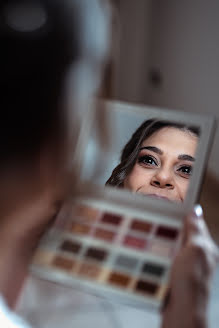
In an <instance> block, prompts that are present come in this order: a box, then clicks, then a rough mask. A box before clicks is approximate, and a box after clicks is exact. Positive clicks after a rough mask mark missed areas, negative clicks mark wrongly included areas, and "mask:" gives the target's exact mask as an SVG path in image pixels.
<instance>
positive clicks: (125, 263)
mask: <svg viewBox="0 0 219 328" xmlns="http://www.w3.org/2000/svg"><path fill="white" fill-rule="evenodd" d="M105 207H106V206H104V210H103V209H101V208H102V206H98V204H96V203H95V205H93V204H90V203H89V205H88V204H87V203H86V202H78V203H76V204H75V205H74V206H72V210H71V211H70V213H69V214H67V215H68V218H67V219H66V218H64V219H63V220H64V221H63V222H61V223H62V224H60V218H57V221H58V223H59V224H57V225H56V222H55V223H54V226H53V227H52V228H51V229H50V231H49V233H48V235H46V236H45V237H44V238H43V240H42V242H41V244H40V246H39V248H38V250H37V252H36V255H35V257H34V260H33V264H32V269H33V271H34V272H35V273H38V274H40V275H42V276H43V277H45V275H46V277H47V278H48V279H52V280H54V281H56V282H61V283H62V284H63V283H64V284H65V283H66V284H67V285H70V286H72V287H73V288H78V286H81V285H82V286H84V287H85V288H87V289H86V290H88V291H91V292H92V291H94V292H95V293H97V291H98V294H100V295H104V296H105V293H108V292H109V293H110V294H113V296H116V297H119V298H121V297H122V298H124V300H125V302H127V301H128V303H130V304H132V303H133V304H142V303H143V304H148V305H152V306H156V307H159V306H160V305H161V304H162V301H163V299H164V297H165V293H166V291H167V290H168V273H169V268H170V265H171V263H172V260H173V257H174V254H175V251H176V249H177V245H179V237H180V234H179V231H180V228H181V224H180V222H177V221H173V220H169V219H164V218H159V217H158V218H156V219H155V218H154V219H152V218H151V217H150V218H147V217H146V216H145V214H141V215H137V213H136V214H135V215H134V213H133V215H130V214H129V213H128V211H125V210H124V211H121V210H120V211H119V212H117V211H116V210H115V209H113V208H111V207H110V206H108V207H106V208H105Z"/></svg>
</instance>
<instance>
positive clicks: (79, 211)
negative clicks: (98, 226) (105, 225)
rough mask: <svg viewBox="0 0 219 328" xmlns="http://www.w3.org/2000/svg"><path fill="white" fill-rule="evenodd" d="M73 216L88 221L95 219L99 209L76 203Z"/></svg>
mask: <svg viewBox="0 0 219 328" xmlns="http://www.w3.org/2000/svg"><path fill="white" fill-rule="evenodd" d="M73 214H74V216H76V217H81V218H84V219H86V220H88V221H95V220H96V219H97V217H98V216H99V214H100V211H99V210H97V209H95V208H93V207H90V206H87V205H78V206H77V207H76V208H75V209H74V212H73Z"/></svg>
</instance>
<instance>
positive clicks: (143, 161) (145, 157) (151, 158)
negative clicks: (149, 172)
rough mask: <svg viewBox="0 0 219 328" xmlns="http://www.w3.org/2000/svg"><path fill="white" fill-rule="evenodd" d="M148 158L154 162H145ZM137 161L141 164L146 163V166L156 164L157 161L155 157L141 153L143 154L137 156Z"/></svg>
mask: <svg viewBox="0 0 219 328" xmlns="http://www.w3.org/2000/svg"><path fill="white" fill-rule="evenodd" d="M149 160H151V161H153V162H154V164H152V163H149V162H146V161H149ZM138 163H140V164H143V165H146V166H154V165H156V166H158V163H157V160H156V158H154V157H153V156H151V155H143V156H140V157H139V158H138Z"/></svg>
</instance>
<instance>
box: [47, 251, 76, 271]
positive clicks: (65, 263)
mask: <svg viewBox="0 0 219 328" xmlns="http://www.w3.org/2000/svg"><path fill="white" fill-rule="evenodd" d="M74 264H75V261H74V260H71V259H66V258H64V257H62V256H59V255H57V256H56V257H55V258H54V259H53V261H52V265H53V266H55V267H58V268H60V269H64V270H71V269H72V268H73V266H74Z"/></svg>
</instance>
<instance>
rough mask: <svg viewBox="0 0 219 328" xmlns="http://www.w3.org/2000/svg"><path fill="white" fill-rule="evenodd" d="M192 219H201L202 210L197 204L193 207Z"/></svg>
mask: <svg viewBox="0 0 219 328" xmlns="http://www.w3.org/2000/svg"><path fill="white" fill-rule="evenodd" d="M193 217H194V218H196V219H199V218H201V217H203V210H202V207H201V205H199V204H197V205H195V207H194V209H193Z"/></svg>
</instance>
